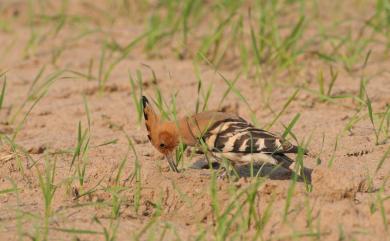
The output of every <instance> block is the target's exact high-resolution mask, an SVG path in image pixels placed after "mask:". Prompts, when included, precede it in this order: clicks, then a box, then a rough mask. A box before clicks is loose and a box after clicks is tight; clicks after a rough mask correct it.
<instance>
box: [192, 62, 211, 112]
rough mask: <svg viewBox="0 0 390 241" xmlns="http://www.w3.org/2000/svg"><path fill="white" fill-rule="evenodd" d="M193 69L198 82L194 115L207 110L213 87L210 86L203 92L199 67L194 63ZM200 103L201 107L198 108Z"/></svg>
mask: <svg viewBox="0 0 390 241" xmlns="http://www.w3.org/2000/svg"><path fill="white" fill-rule="evenodd" d="M194 69H195V76H196V79H197V81H198V83H197V95H196V103H195V113H199V112H202V111H205V110H207V106H208V103H209V98H210V95H211V92H212V90H213V85H211V84H210V85H209V87H208V88H207V90H205V89H204V88H203V80H202V77H201V75H200V70H199V66H198V65H197V64H196V63H195V64H194ZM200 97H202V101H201V99H200ZM201 102H202V103H203V105H202V107H200V105H201Z"/></svg>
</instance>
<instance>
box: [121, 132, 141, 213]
mask: <svg viewBox="0 0 390 241" xmlns="http://www.w3.org/2000/svg"><path fill="white" fill-rule="evenodd" d="M125 136H126V139H127V143H128V146H129V150H131V151H132V152H133V154H134V158H135V160H134V161H135V162H134V172H133V173H132V174H130V176H129V177H128V178H126V180H129V181H130V183H131V182H132V181H133V180H135V185H134V187H133V192H134V196H133V198H134V210H135V213H137V214H138V211H139V208H140V204H141V191H142V182H141V181H142V179H141V164H140V161H139V158H138V154H137V151H136V150H135V147H134V144H133V142H132V140H131V138H130V137H129V136H128V135H127V134H126V133H125Z"/></svg>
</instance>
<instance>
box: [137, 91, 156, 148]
mask: <svg viewBox="0 0 390 241" xmlns="http://www.w3.org/2000/svg"><path fill="white" fill-rule="evenodd" d="M141 101H142V106H143V112H144V118H145V126H146V130H147V131H148V138H149V140H150V141H152V138H153V136H152V132H151V130H152V129H154V128H155V127H156V125H157V124H158V121H159V118H158V116H157V115H156V113H155V112H154V110H153V108H152V106H151V105H150V103H149V100H148V99H147V98H146V97H145V96H142V99H141Z"/></svg>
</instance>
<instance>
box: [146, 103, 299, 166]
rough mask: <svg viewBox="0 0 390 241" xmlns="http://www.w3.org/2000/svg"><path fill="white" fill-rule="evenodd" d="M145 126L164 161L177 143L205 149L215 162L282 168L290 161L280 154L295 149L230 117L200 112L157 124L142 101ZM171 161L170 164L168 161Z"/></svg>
mask: <svg viewBox="0 0 390 241" xmlns="http://www.w3.org/2000/svg"><path fill="white" fill-rule="evenodd" d="M143 105H144V117H145V125H146V128H147V130H148V132H149V133H148V137H149V140H150V141H151V143H152V144H153V145H154V146H155V147H156V148H157V149H158V150H159V151H160V152H161V153H163V154H164V155H165V156H167V157H168V160H169V156H170V155H171V154H172V152H173V151H174V150H175V148H176V147H177V145H178V144H179V143H180V142H183V143H184V144H186V145H188V146H195V147H200V146H202V145H203V146H205V147H206V148H207V151H209V152H210V153H212V154H213V155H214V156H216V157H218V158H226V159H228V160H230V161H231V162H232V163H233V164H245V163H249V162H252V161H262V162H270V163H272V164H278V163H282V164H286V163H283V162H285V161H287V162H290V163H288V165H287V166H290V164H291V161H289V160H291V159H289V158H288V157H287V156H285V155H284V153H297V152H298V148H297V147H296V146H294V145H292V144H291V143H289V142H288V141H286V140H284V139H283V138H281V137H278V136H277V135H274V134H272V133H270V132H268V131H265V130H261V129H258V128H256V127H254V126H253V125H252V124H250V123H248V122H247V121H245V120H244V119H243V118H241V117H239V116H236V115H234V114H231V113H224V112H212V111H208V112H202V113H198V114H195V115H192V116H187V117H184V118H182V119H179V120H178V121H177V122H169V121H165V122H164V121H161V119H160V118H159V117H158V116H157V115H156V114H155V112H154V111H153V109H152V107H151V106H150V103H149V102H148V100H147V99H146V97H143ZM171 161H172V160H171Z"/></svg>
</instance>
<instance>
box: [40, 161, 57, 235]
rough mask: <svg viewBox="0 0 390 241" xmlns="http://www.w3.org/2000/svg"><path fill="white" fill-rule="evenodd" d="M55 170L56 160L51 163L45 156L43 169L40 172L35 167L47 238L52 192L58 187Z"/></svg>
mask: <svg viewBox="0 0 390 241" xmlns="http://www.w3.org/2000/svg"><path fill="white" fill-rule="evenodd" d="M55 172H56V162H55V161H54V163H51V162H50V161H49V160H48V159H47V158H45V170H44V173H43V174H42V173H41V171H39V169H38V168H37V175H38V179H39V186H40V188H41V191H42V195H43V200H44V205H45V209H44V211H45V215H44V229H43V232H44V235H43V236H44V237H45V239H46V238H47V236H48V234H49V218H50V217H51V216H52V214H53V211H52V203H53V199H54V194H55V192H56V190H57V188H58V186H57V185H55V184H54V178H55Z"/></svg>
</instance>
